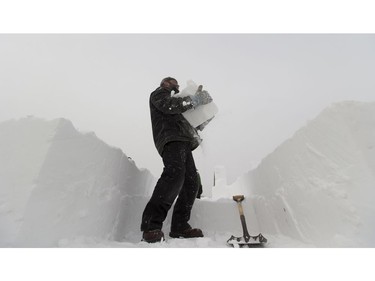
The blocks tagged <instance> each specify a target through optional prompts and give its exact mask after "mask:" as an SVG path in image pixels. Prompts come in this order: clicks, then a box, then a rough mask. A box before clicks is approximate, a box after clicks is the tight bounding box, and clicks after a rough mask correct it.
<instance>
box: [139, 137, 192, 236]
mask: <svg viewBox="0 0 375 281" xmlns="http://www.w3.org/2000/svg"><path fill="white" fill-rule="evenodd" d="M162 158H163V163H164V170H163V173H162V175H161V176H160V179H159V180H158V182H157V184H156V186H155V189H154V192H153V194H152V196H151V199H150V201H149V202H148V203H147V205H146V208H145V210H144V212H143V215H142V224H141V231H150V230H155V229H160V230H161V229H162V226H163V222H164V220H165V218H166V217H167V214H168V211H169V209H170V208H171V207H172V204H173V202H174V201H175V199H176V198H177V196H178V198H177V200H176V203H175V206H174V209H173V213H172V222H171V231H172V232H178V231H182V230H185V229H187V228H190V225H189V224H188V221H189V220H190V213H191V209H192V207H193V204H194V201H195V198H196V196H197V193H198V183H197V181H198V179H197V169H196V167H195V163H194V158H193V154H192V152H191V149H190V143H189V142H183V141H175V142H170V143H167V144H166V145H165V147H164V151H163V155H162Z"/></svg>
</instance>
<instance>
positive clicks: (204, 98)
mask: <svg viewBox="0 0 375 281" xmlns="http://www.w3.org/2000/svg"><path fill="white" fill-rule="evenodd" d="M202 89H203V86H202V85H200V86H199V87H198V90H197V92H196V93H195V95H194V96H192V97H191V100H192V103H193V106H194V107H197V106H199V105H204V104H208V103H210V102H212V98H211V96H210V94H209V93H208V92H207V91H202Z"/></svg>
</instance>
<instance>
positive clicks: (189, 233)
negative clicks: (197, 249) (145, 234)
mask: <svg viewBox="0 0 375 281" xmlns="http://www.w3.org/2000/svg"><path fill="white" fill-rule="evenodd" d="M169 236H170V237H172V238H197V237H203V232H202V230H200V229H199V228H188V229H185V230H184V231H171V232H169Z"/></svg>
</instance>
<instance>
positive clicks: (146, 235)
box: [142, 229, 165, 243]
mask: <svg viewBox="0 0 375 281" xmlns="http://www.w3.org/2000/svg"><path fill="white" fill-rule="evenodd" d="M164 240H165V239H164V233H163V231H161V230H160V229H155V230H150V231H144V232H143V239H142V241H145V242H147V243H156V242H162V241H164Z"/></svg>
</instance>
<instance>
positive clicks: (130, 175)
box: [0, 118, 155, 247]
mask: <svg viewBox="0 0 375 281" xmlns="http://www.w3.org/2000/svg"><path fill="white" fill-rule="evenodd" d="M154 182H155V179H154V177H153V176H152V175H151V174H150V173H149V172H148V171H147V170H139V169H138V168H137V167H136V165H135V163H134V162H133V161H132V160H131V159H128V157H127V156H126V155H125V154H124V153H123V152H122V151H121V150H120V149H117V148H113V147H110V146H108V145H106V144H105V143H103V142H102V141H101V140H99V139H98V138H97V137H96V136H95V135H94V134H93V133H88V134H82V133H80V132H78V131H77V130H76V129H75V128H74V127H73V125H72V123H71V122H70V121H68V120H65V119H56V120H53V121H44V120H41V119H36V118H24V119H21V120H17V121H14V120H11V121H6V122H3V123H0V246H2V247H7V246H25V247H27V246H32V247H39V246H42V247H44V246H57V245H58V243H59V241H60V240H61V239H73V238H75V237H79V236H92V237H97V238H102V239H117V238H118V237H120V236H122V235H123V233H124V232H126V229H127V228H129V227H131V228H133V224H134V213H133V211H131V210H133V209H134V206H133V205H134V204H136V203H138V204H143V206H144V202H143V201H144V200H143V199H142V198H144V197H145V196H148V195H150V194H151V192H152V188H153V185H154ZM139 220H140V219H139V218H138V221H137V226H138V227H139Z"/></svg>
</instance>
